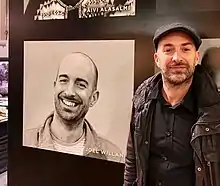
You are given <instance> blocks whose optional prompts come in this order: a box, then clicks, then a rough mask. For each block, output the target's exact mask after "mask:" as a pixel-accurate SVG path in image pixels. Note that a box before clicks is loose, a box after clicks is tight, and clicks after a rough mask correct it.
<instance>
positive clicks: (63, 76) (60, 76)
mask: <svg viewBox="0 0 220 186" xmlns="http://www.w3.org/2000/svg"><path fill="white" fill-rule="evenodd" d="M58 77H59V78H68V76H67V75H66V74H60V75H59V76H58Z"/></svg>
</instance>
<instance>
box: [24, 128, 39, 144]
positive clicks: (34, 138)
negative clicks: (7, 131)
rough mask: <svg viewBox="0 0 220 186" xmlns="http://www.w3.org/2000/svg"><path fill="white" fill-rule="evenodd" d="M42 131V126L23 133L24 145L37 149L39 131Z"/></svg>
mask: <svg viewBox="0 0 220 186" xmlns="http://www.w3.org/2000/svg"><path fill="white" fill-rule="evenodd" d="M41 129H42V126H39V127H35V128H30V129H26V130H24V133H23V145H24V146H29V147H30V146H31V147H36V146H37V143H38V136H39V131H40V130H41Z"/></svg>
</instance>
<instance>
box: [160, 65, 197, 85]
mask: <svg viewBox="0 0 220 186" xmlns="http://www.w3.org/2000/svg"><path fill="white" fill-rule="evenodd" d="M178 65H182V64H177V65H175V66H176V67H178ZM184 66H185V69H184V71H183V70H182V69H181V70H180V71H178V70H175V71H174V72H172V68H171V67H167V68H166V69H165V70H162V75H163V77H164V80H165V82H167V83H169V84H170V85H173V86H178V85H181V84H184V83H188V82H189V81H190V80H191V79H192V77H193V74H194V70H195V67H193V68H190V66H189V65H187V64H184Z"/></svg>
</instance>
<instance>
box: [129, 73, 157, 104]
mask: <svg viewBox="0 0 220 186" xmlns="http://www.w3.org/2000/svg"><path fill="white" fill-rule="evenodd" d="M160 78H161V76H160V73H157V74H155V75H153V76H150V77H149V78H147V79H145V80H144V81H143V82H142V83H141V84H140V85H139V86H138V87H137V89H136V91H135V94H134V97H133V103H134V106H135V107H136V106H137V105H138V104H139V103H143V102H144V100H145V98H146V96H147V95H148V94H149V92H150V90H152V88H153V87H154V86H155V85H156V83H157V82H158V80H159V79H160Z"/></svg>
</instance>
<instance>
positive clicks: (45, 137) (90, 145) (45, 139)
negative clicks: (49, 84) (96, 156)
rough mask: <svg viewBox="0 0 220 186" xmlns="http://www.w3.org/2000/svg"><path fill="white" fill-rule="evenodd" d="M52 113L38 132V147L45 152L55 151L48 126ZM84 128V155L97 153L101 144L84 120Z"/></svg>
mask: <svg viewBox="0 0 220 186" xmlns="http://www.w3.org/2000/svg"><path fill="white" fill-rule="evenodd" d="M53 116H54V115H53V113H52V114H50V115H49V116H48V117H47V118H46V120H45V122H44V125H43V127H42V129H41V130H40V131H39V132H38V136H39V144H38V145H39V146H40V147H41V148H43V149H47V150H55V147H54V144H53V139H52V137H51V132H50V125H51V123H52V120H53ZM84 127H85V138H86V139H85V148H84V155H88V154H89V153H90V152H93V153H94V151H97V153H98V152H99V151H100V150H101V144H100V142H99V140H98V136H97V133H96V132H95V130H94V129H93V127H92V126H91V124H90V123H89V122H88V121H87V120H86V119H85V121H84Z"/></svg>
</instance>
